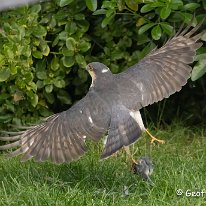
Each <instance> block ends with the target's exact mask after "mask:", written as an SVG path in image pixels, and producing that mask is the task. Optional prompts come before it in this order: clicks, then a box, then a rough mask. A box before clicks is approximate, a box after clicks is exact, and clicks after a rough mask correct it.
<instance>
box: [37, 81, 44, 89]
mask: <svg viewBox="0 0 206 206" xmlns="http://www.w3.org/2000/svg"><path fill="white" fill-rule="evenodd" d="M36 86H37V88H38V89H42V88H43V87H44V83H43V81H41V80H37V82H36Z"/></svg>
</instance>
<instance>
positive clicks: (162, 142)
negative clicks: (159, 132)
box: [150, 137, 165, 144]
mask: <svg viewBox="0 0 206 206" xmlns="http://www.w3.org/2000/svg"><path fill="white" fill-rule="evenodd" d="M151 138H152V139H151V141H150V143H151V144H154V142H158V143H160V144H165V140H162V139H157V138H156V137H151Z"/></svg>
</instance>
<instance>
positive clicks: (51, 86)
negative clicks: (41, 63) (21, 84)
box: [45, 84, 53, 93]
mask: <svg viewBox="0 0 206 206" xmlns="http://www.w3.org/2000/svg"><path fill="white" fill-rule="evenodd" d="M52 90H53V85H52V84H49V85H46V86H45V91H46V93H51V92H52Z"/></svg>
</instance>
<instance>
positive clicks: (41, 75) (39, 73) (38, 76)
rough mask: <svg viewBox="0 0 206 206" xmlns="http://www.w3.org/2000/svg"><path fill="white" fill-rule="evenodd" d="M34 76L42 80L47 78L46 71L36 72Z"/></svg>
mask: <svg viewBox="0 0 206 206" xmlns="http://www.w3.org/2000/svg"><path fill="white" fill-rule="evenodd" d="M36 76H37V78H38V79H40V80H44V79H46V78H47V73H46V71H38V72H37V73H36Z"/></svg>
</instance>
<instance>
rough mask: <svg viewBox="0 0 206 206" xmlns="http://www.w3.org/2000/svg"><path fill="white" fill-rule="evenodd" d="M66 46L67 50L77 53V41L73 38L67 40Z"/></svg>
mask: <svg viewBox="0 0 206 206" xmlns="http://www.w3.org/2000/svg"><path fill="white" fill-rule="evenodd" d="M66 46H67V48H68V49H69V50H72V51H75V49H76V41H75V39H74V38H72V37H69V38H67V40H66Z"/></svg>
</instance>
